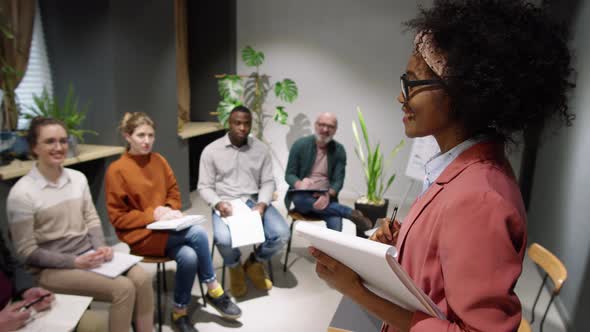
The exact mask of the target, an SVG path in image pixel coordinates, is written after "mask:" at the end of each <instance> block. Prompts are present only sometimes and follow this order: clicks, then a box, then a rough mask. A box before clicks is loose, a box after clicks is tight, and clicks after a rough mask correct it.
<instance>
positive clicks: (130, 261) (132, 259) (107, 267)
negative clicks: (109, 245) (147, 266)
mask: <svg viewBox="0 0 590 332" xmlns="http://www.w3.org/2000/svg"><path fill="white" fill-rule="evenodd" d="M142 259H143V257H140V256H135V255H130V254H126V253H122V252H114V253H113V259H112V260H111V261H110V262H106V263H103V264H102V265H101V266H99V267H97V268H95V269H91V270H88V271H91V272H95V273H98V274H102V275H103V276H105V277H109V278H116V277H118V276H120V275H121V274H122V273H123V272H125V271H127V270H129V268H131V267H132V266H133V265H135V264H137V263H139V262H140V261H141V260H142Z"/></svg>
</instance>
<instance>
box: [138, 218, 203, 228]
mask: <svg viewBox="0 0 590 332" xmlns="http://www.w3.org/2000/svg"><path fill="white" fill-rule="evenodd" d="M205 220H207V219H206V218H205V216H202V215H198V214H195V215H186V216H184V217H182V218H176V219H170V220H160V221H155V222H153V223H151V224H149V225H147V229H152V230H171V231H181V230H183V229H185V228H188V227H191V226H193V225H197V224H200V223H202V222H204V221H205Z"/></svg>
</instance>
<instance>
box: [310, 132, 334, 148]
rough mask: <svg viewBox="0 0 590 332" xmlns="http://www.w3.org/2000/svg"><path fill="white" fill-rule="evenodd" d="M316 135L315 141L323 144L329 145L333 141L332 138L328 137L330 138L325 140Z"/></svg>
mask: <svg viewBox="0 0 590 332" xmlns="http://www.w3.org/2000/svg"><path fill="white" fill-rule="evenodd" d="M314 135H315V139H316V141H318V142H320V143H321V144H324V145H325V144H328V143H330V142H331V141H332V136H330V137H328V138H323V137H321V136H320V135H318V134H314Z"/></svg>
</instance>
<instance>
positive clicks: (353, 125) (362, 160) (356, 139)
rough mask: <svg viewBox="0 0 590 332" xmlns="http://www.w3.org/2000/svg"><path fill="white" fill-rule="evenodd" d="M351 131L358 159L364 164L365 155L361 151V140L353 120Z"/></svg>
mask: <svg viewBox="0 0 590 332" xmlns="http://www.w3.org/2000/svg"><path fill="white" fill-rule="evenodd" d="M352 133H353V134H354V139H355V141H356V145H357V147H356V148H355V149H356V151H357V155H358V157H359V159H360V160H361V163H362V164H364V163H365V155H364V153H363V148H362V147H361V141H360V139H359V133H358V129H357V128H356V123H355V122H353V123H352Z"/></svg>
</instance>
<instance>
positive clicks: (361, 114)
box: [356, 107, 371, 153]
mask: <svg viewBox="0 0 590 332" xmlns="http://www.w3.org/2000/svg"><path fill="white" fill-rule="evenodd" d="M356 109H357V112H358V116H359V123H360V124H361V131H362V133H363V138H364V139H365V146H366V147H367V151H368V153H371V144H370V143H369V133H368V132H367V126H366V125H365V118H364V117H363V113H362V112H361V108H360V107H357V108H356Z"/></svg>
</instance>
